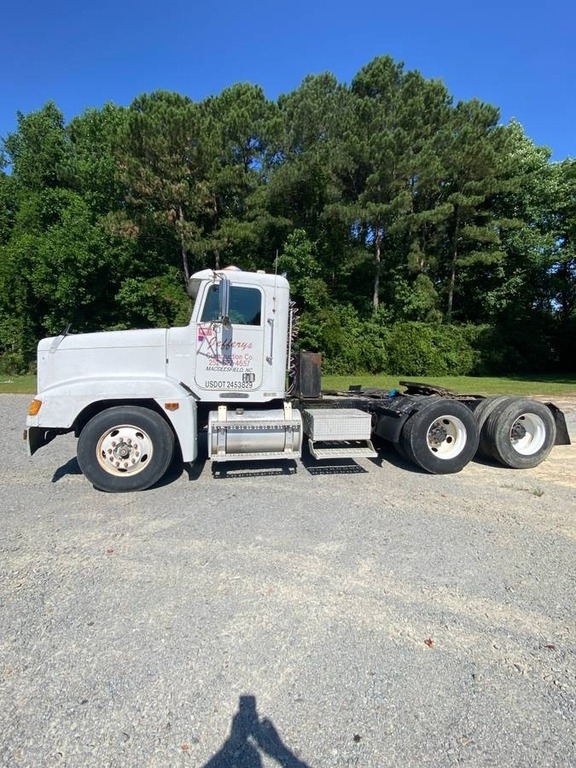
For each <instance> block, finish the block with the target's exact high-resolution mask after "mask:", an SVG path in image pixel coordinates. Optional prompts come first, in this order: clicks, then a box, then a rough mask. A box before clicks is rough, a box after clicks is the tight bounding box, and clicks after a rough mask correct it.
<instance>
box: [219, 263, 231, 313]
mask: <svg viewBox="0 0 576 768" xmlns="http://www.w3.org/2000/svg"><path fill="white" fill-rule="evenodd" d="M219 288H220V290H219V292H218V294H219V296H220V320H221V321H222V324H223V325H230V280H229V279H228V278H227V277H226V276H225V275H221V276H220V286H219Z"/></svg>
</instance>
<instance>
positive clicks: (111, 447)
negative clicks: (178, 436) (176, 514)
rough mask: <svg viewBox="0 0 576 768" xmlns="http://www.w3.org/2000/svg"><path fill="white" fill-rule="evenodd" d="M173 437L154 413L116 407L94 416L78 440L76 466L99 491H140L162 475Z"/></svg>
mask: <svg viewBox="0 0 576 768" xmlns="http://www.w3.org/2000/svg"><path fill="white" fill-rule="evenodd" d="M173 453H174V433H173V432H172V429H171V428H170V426H169V424H168V423H167V422H166V421H165V420H164V419H163V418H162V416H160V415H159V414H157V413H156V412H155V411H151V410H150V409H148V408H142V407H139V406H117V407H114V408H109V409H107V410H105V411H102V412H101V413H98V414H96V416H94V417H93V418H92V419H91V420H90V421H89V422H88V423H87V424H86V426H85V427H84V429H83V430H82V432H81V433H80V437H79V438H78V450H77V457H78V464H79V465H80V469H81V470H82V472H83V473H84V475H85V476H86V478H87V479H88V480H89V481H90V482H91V483H92V485H93V486H94V487H95V488H97V489H98V490H100V491H107V492H110V493H119V492H124V491H143V490H145V489H146V488H149V487H150V486H151V485H154V483H156V482H157V481H158V480H160V478H161V477H162V476H163V475H164V473H165V472H166V470H167V469H168V466H169V464H170V461H171V459H172V455H173Z"/></svg>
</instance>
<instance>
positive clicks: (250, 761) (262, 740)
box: [202, 696, 311, 768]
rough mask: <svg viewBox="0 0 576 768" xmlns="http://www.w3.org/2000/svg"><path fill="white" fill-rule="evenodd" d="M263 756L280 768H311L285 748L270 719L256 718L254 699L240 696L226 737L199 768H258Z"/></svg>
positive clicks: (257, 716) (260, 767)
mask: <svg viewBox="0 0 576 768" xmlns="http://www.w3.org/2000/svg"><path fill="white" fill-rule="evenodd" d="M263 755H266V756H267V757H270V758H272V760H275V761H276V762H277V763H278V764H279V765H281V766H283V767H284V768H311V767H310V766H309V765H308V764H307V763H305V762H303V761H302V760H300V759H299V758H298V757H297V756H296V755H295V754H294V753H293V752H292V751H291V750H290V749H288V747H287V746H286V745H285V744H284V742H283V741H282V739H281V738H280V734H279V733H278V731H277V730H276V728H275V727H274V724H273V723H272V721H271V720H269V719H268V718H260V717H259V715H258V712H257V710H256V697H255V696H240V697H239V702H238V712H236V714H235V715H234V717H233V718H232V726H231V728H230V735H229V736H228V738H227V739H226V741H225V742H224V744H223V745H222V747H221V748H220V749H219V750H218V752H216V754H215V755H214V756H213V757H211V758H210V759H209V760H208V762H207V763H205V764H204V765H203V766H202V768H262V766H263V765H264V762H263V760H262V756H263Z"/></svg>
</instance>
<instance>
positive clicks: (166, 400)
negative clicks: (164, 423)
mask: <svg viewBox="0 0 576 768" xmlns="http://www.w3.org/2000/svg"><path fill="white" fill-rule="evenodd" d="M35 400H36V401H40V402H41V405H40V408H39V410H38V412H37V413H36V415H34V416H30V415H29V416H28V418H27V419H26V425H27V427H28V429H27V438H28V451H29V453H30V454H32V453H34V452H35V450H37V449H38V448H39V447H41V446H42V445H45V444H46V443H47V442H48V439H46V438H48V436H50V438H51V437H53V436H54V434H57V433H59V432H67V431H70V430H71V429H73V428H74V427H75V425H76V424H77V423H78V422H80V421H82V414H84V413H86V412H87V411H90V412H95V407H96V411H97V410H99V408H98V405H99V404H101V405H102V407H112V406H114V405H121V404H123V403H126V402H130V403H132V404H138V401H148V402H150V401H151V400H153V401H154V402H155V403H157V405H158V410H160V411H161V413H162V414H163V415H164V416H165V417H166V418H167V419H168V421H169V422H170V424H171V425H172V427H173V429H174V432H175V433H176V437H177V438H178V441H179V443H180V449H181V451H182V459H183V460H184V461H186V462H188V461H194V459H195V458H196V455H197V419H196V401H195V399H194V397H193V396H192V394H191V392H190V391H189V390H188V389H187V388H185V387H184V386H183V385H182V384H180V383H179V382H177V381H176V380H174V379H168V378H165V377H142V378H134V379H121V378H113V377H109V378H104V377H91V378H83V379H76V380H70V381H66V382H63V383H61V384H55V385H53V386H51V387H48V388H47V389H45V390H43V391H42V392H40V393H39V394H38V395H37V396H36V398H35ZM41 435H43V437H42V438H41V437H40V436H41Z"/></svg>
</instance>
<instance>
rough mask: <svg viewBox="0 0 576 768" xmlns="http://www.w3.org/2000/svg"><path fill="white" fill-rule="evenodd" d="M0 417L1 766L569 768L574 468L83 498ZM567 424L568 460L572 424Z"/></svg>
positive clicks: (570, 462)
mask: <svg viewBox="0 0 576 768" xmlns="http://www.w3.org/2000/svg"><path fill="white" fill-rule="evenodd" d="M28 399H29V398H28V397H26V396H9V395H1V396H0V420H1V422H2V423H3V424H4V438H3V440H2V441H1V443H0V493H1V510H0V522H1V529H0V530H1V535H0V563H1V569H0V601H1V602H0V734H1V736H2V738H1V740H0V765H2V766H10V768H12V766H34V767H36V766H42V767H43V766H70V767H74V768H76V767H78V768H92V767H94V768H102V767H103V766H111V767H112V766H113V767H118V768H131V767H132V766H134V767H136V766H138V768H141V767H143V766H154V767H156V766H158V767H162V768H164V767H165V766H168V767H170V766H198V767H199V768H227V767H230V768H231V767H232V766H234V767H235V768H257V767H258V766H263V767H264V768H272V767H273V766H278V765H280V766H287V767H288V768H306V767H307V768H321V767H323V766H358V767H360V768H362V767H364V768H386V766H399V767H401V768H409V767H411V766H414V767H416V766H417V767H418V768H423V767H424V766H438V768H444V767H446V766H461V765H464V766H499V767H506V768H510V767H512V766H518V768H520V767H522V768H528V767H530V766H534V768H545V767H546V766H555V767H556V766H567V767H568V766H574V765H576V729H575V726H574V723H575V722H576V621H575V605H576V579H575V561H576V558H575V542H576V517H575V512H576V449H575V448H574V446H572V447H557V448H555V449H554V450H553V452H552V454H551V456H550V458H549V459H548V460H547V461H546V462H545V463H544V464H542V465H541V466H540V467H538V468H537V469H534V470H528V471H523V472H517V471H513V470H509V469H504V468H500V467H496V466H490V465H487V464H482V463H476V462H475V463H472V464H470V465H469V466H468V467H466V469H465V470H464V471H463V472H461V473H460V474H458V475H451V476H429V475H424V474H420V473H419V472H416V471H414V470H413V469H411V468H410V467H409V466H408V465H407V464H405V463H404V462H402V460H401V459H399V458H398V457H397V456H396V455H395V454H394V453H393V452H390V451H388V450H383V451H382V454H381V457H380V458H379V459H378V460H375V461H370V460H359V461H357V462H340V463H338V464H335V465H334V466H333V467H320V466H319V465H316V464H314V463H312V462H310V461H308V460H306V459H305V460H304V461H303V462H298V463H297V464H295V465H288V466H286V465H282V464H274V463H269V464H268V463H267V464H262V465H258V464H236V465H231V467H230V468H228V469H227V470H223V469H222V468H220V470H219V471H218V472H217V473H216V474H215V475H214V474H213V473H212V469H211V467H210V466H209V465H208V464H207V463H204V462H202V461H201V462H199V463H198V465H196V466H195V467H194V468H192V469H191V470H190V471H189V472H182V474H180V475H178V476H176V475H174V476H172V478H170V482H166V483H164V484H163V485H162V486H160V487H157V488H154V489H152V490H150V491H147V492H145V493H139V494H125V495H108V494H103V493H99V492H96V491H94V490H93V489H92V487H91V486H90V485H89V484H88V483H87V482H86V480H85V479H84V478H83V477H82V475H81V474H80V473H79V469H78V466H77V463H76V460H75V458H74V456H75V441H74V440H73V438H71V437H68V436H67V437H64V438H58V439H57V440H55V441H54V442H53V443H52V444H50V445H49V446H47V447H46V448H44V449H42V451H41V452H40V453H39V454H37V456H35V457H34V458H33V459H28V458H27V457H26V454H25V450H24V446H23V443H22V439H21V434H22V428H23V420H24V414H25V410H26V407H27V404H28ZM561 405H562V406H563V407H564V408H566V411H567V413H568V415H569V425H570V431H571V434H572V436H573V438H576V406H575V404H574V403H573V402H569V401H565V402H562V403H561Z"/></svg>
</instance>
